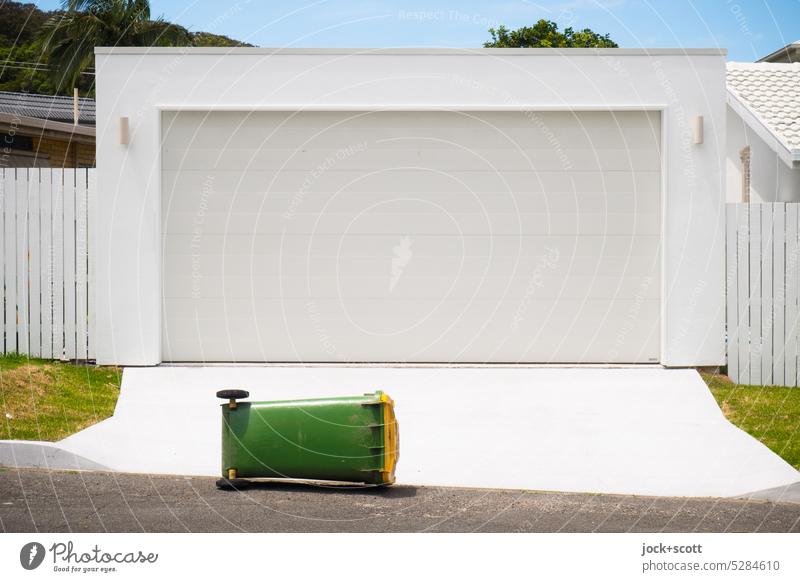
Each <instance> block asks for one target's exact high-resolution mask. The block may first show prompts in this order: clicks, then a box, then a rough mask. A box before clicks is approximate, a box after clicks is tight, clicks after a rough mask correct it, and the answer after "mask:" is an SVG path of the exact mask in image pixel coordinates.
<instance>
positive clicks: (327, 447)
mask: <svg viewBox="0 0 800 582" xmlns="http://www.w3.org/2000/svg"><path fill="white" fill-rule="evenodd" d="M249 396H250V394H249V393H248V392H246V391H244V390H221V391H219V392H217V397H218V398H223V399H225V400H227V402H226V403H225V404H223V405H222V479H220V480H218V481H217V487H220V488H222V489H239V488H242V487H246V486H248V485H249V480H250V479H303V480H314V481H318V480H319V481H346V482H354V483H365V484H370V485H389V484H391V483H394V480H395V476H394V471H395V466H396V464H397V458H398V451H399V440H398V429H397V420H396V418H395V414H394V402H393V401H392V399H391V398H389V396H388V395H387V394H384V393H383V392H380V391H378V392H375V393H374V394H365V395H364V396H350V397H340V398H314V399H306V400H285V401H275V402H247V401H244V402H242V401H240V400H241V399H243V398H247V397H249Z"/></svg>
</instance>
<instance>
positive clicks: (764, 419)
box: [701, 374, 800, 469]
mask: <svg viewBox="0 0 800 582" xmlns="http://www.w3.org/2000/svg"><path fill="white" fill-rule="evenodd" d="M701 375H702V376H703V380H705V382H706V384H708V387H709V388H710V389H711V393H712V394H713V395H714V398H716V399H717V403H719V406H720V408H721V409H722V412H723V413H724V414H725V417H726V418H727V419H728V420H729V421H731V422H732V423H733V424H735V425H736V426H738V427H739V428H741V429H742V430H743V431H745V432H747V433H748V434H750V435H752V436H753V437H755V438H757V439H758V440H760V441H761V442H762V443H764V444H765V445H766V446H767V447H769V448H770V449H772V450H773V451H775V452H776V453H778V454H779V455H780V456H781V457H783V458H784V459H786V461H787V462H788V463H789V464H790V465H792V466H794V467H795V468H796V469H800V388H789V387H786V386H747V385H744V384H734V383H733V382H731V381H730V379H729V378H728V377H727V376H722V375H719V374H701Z"/></svg>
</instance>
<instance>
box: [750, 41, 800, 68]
mask: <svg viewBox="0 0 800 582" xmlns="http://www.w3.org/2000/svg"><path fill="white" fill-rule="evenodd" d="M758 62H759V63H798V62H800V40H797V41H795V42H793V43H791V44H787V45H786V46H785V47H783V48H779V49H778V50H776V51H775V52H774V53H770V54H768V55H767V56H765V57H762V58H760V59H758Z"/></svg>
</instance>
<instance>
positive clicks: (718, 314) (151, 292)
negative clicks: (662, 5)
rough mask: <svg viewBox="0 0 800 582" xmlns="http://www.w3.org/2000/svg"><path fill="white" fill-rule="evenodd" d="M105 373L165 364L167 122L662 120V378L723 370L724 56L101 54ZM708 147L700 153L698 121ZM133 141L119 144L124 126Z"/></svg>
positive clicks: (101, 339) (100, 314)
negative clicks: (181, 111) (579, 115)
mask: <svg viewBox="0 0 800 582" xmlns="http://www.w3.org/2000/svg"><path fill="white" fill-rule="evenodd" d="M97 53H98V54H97V116H98V120H97V166H98V191H99V192H100V193H101V194H100V196H99V204H98V224H99V232H98V238H97V239H95V240H98V241H99V242H98V243H97V244H98V248H97V249H96V250H97V257H98V261H97V281H98V287H97V332H98V343H97V346H98V347H97V352H98V354H97V359H98V362H99V363H117V364H125V365H152V364H156V363H158V362H160V360H161V345H160V341H161V339H160V338H161V297H160V288H161V272H160V230H161V218H160V208H161V205H160V201H159V199H160V192H159V190H160V162H159V139H160V124H159V122H160V111H161V110H163V109H174V108H194V109H200V110H208V109H241V110H248V109H259V108H262V109H264V108H273V109H287V110H293V109H302V108H317V109H354V110H359V109H374V108H387V107H388V108H397V109H405V110H413V109H431V108H445V109H455V110H467V109H477V110H493V109H527V110H535V109H566V110H569V109H580V108H584V109H598V108H600V109H624V108H630V107H635V108H645V109H661V108H663V109H664V111H665V113H664V125H663V128H664V129H663V131H664V143H665V167H664V172H663V179H664V184H665V192H664V222H665V228H664V232H665V243H664V247H665V248H664V264H663V270H664V273H663V275H664V276H663V281H664V283H663V285H664V290H663V293H662V297H663V307H662V309H663V312H664V318H663V325H662V355H661V361H662V363H664V364H666V365H670V366H683V365H713V364H722V363H723V362H724V291H723V284H724V256H723V250H724V200H725V195H724V191H725V184H724V180H725V171H724V166H723V162H724V149H723V144H724V143H725V141H724V140H725V121H726V119H725V68H724V53H723V52H720V51H716V50H694V51H678V50H651V51H649V52H647V51H640V50H626V49H607V50H592V49H572V50H563V51H557V50H547V49H544V50H539V49H523V50H507V49H497V50H477V51H465V50H434V49H406V50H385V51H371V52H366V51H350V50H329V51H325V50H317V49H306V50H302V49H296V50H284V51H278V52H276V51H271V50H268V49H234V50H230V49H150V50H149V51H146V52H145V51H144V49H97ZM696 115H702V116H703V117H704V119H705V143H703V144H702V145H698V146H695V145H693V144H692V143H691V126H692V118H693V117H694V116H696ZM120 116H127V117H129V118H130V120H131V142H130V145H128V146H123V145H120V144H119V140H118V125H119V117H120Z"/></svg>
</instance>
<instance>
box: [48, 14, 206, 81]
mask: <svg viewBox="0 0 800 582" xmlns="http://www.w3.org/2000/svg"><path fill="white" fill-rule="evenodd" d="M39 43H40V46H41V49H42V51H43V53H44V56H45V58H46V59H47V62H48V65H49V67H50V69H51V71H52V74H53V75H54V79H53V81H54V84H55V85H56V87H58V88H59V89H60V88H62V87H74V86H76V85H77V82H78V78H79V76H80V74H81V72H82V71H84V70H86V69H87V68H89V67H91V66H92V65H93V63H94V47H96V46H187V45H191V44H192V36H191V34H190V33H189V31H187V30H186V29H185V28H183V27H182V26H178V25H175V24H171V23H169V22H166V21H164V19H163V18H156V19H152V18H151V17H150V2H149V0H63V2H62V13H60V14H55V15H53V16H51V17H50V18H49V19H48V20H47V21H46V22H45V23H44V24H43V25H42V28H41V32H40V35H39Z"/></svg>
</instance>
